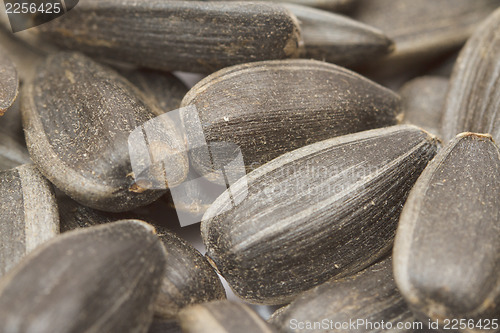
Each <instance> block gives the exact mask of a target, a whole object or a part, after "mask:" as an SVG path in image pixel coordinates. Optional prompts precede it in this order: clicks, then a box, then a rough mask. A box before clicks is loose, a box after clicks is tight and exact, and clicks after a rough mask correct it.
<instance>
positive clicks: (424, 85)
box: [399, 76, 449, 136]
mask: <svg viewBox="0 0 500 333" xmlns="http://www.w3.org/2000/svg"><path fill="white" fill-rule="evenodd" d="M448 81H449V80H448V78H445V77H442V76H422V77H418V78H416V79H413V80H411V81H408V82H407V83H406V84H405V85H404V86H403V87H402V88H401V90H400V91H399V95H400V96H401V100H402V104H403V123H405V124H412V125H415V126H419V127H421V128H423V129H425V130H426V131H429V132H431V133H432V134H434V135H437V136H440V133H441V117H442V111H443V106H444V103H445V100H446V92H447V91H448Z"/></svg>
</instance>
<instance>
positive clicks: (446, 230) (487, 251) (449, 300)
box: [394, 133, 500, 332]
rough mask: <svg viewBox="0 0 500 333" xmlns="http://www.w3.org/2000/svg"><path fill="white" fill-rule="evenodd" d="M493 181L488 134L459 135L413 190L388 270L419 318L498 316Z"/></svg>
mask: <svg viewBox="0 0 500 333" xmlns="http://www.w3.org/2000/svg"><path fill="white" fill-rule="evenodd" d="M499 182H500V150H499V148H498V146H497V145H496V144H495V143H494V142H493V141H492V140H491V137H490V136H487V135H481V134H473V133H464V134H460V135H458V136H457V137H456V138H455V139H453V140H452V141H451V142H450V143H449V144H448V146H446V147H445V148H444V149H443V150H442V151H440V152H439V154H438V155H437V156H436V157H435V158H434V160H432V161H431V163H429V166H428V167H427V168H426V169H425V171H424V172H423V173H422V176H421V177H420V178H419V179H418V181H417V183H416V184H415V186H414V188H413V189H412V191H411V193H410V196H409V197H408V200H407V202H406V204H405V206H404V209H403V212H402V214H401V219H400V221H399V227H398V232H397V237H396V241H395V245H394V274H395V280H396V283H397V286H398V288H399V290H400V291H401V293H402V295H403V296H404V297H405V299H406V301H407V302H408V304H409V305H410V307H411V308H412V310H413V311H414V313H415V314H416V315H417V316H419V317H420V318H421V320H422V321H427V320H428V318H430V319H432V320H439V321H440V324H444V320H445V319H458V320H460V319H465V320H470V319H472V320H473V321H474V322H475V323H477V322H478V320H480V319H482V320H483V321H484V320H485V319H489V320H491V319H495V318H498V316H499V314H500V307H499V304H500V291H499V290H498V285H499V276H500V258H499V256H498V253H500V244H499V242H498V240H499V238H500V222H499V221H500V220H499V210H498V207H499V205H500V202H499V200H500V186H499V185H500V184H499ZM461 331H462V332H480V331H481V329H480V328H479V327H477V326H474V327H473V328H469V327H468V328H467V329H465V330H461ZM493 331H495V330H494V329H493ZM481 332H482V331H481Z"/></svg>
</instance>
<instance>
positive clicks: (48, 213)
mask: <svg viewBox="0 0 500 333" xmlns="http://www.w3.org/2000/svg"><path fill="white" fill-rule="evenodd" d="M0 212H1V214H0V277H1V276H3V275H5V273H7V272H8V271H9V270H11V269H12V267H14V266H15V265H16V264H17V263H18V262H19V261H20V260H21V259H22V258H24V256H26V254H28V253H29V252H31V251H33V250H34V249H35V248H36V247H37V246H39V245H41V244H43V243H44V242H46V241H48V240H50V239H51V238H53V237H55V236H56V235H57V234H59V215H58V211H57V204H56V200H55V196H54V192H53V189H52V185H51V184H50V183H49V182H48V181H47V180H46V179H45V178H44V177H43V176H42V175H41V174H40V172H39V171H38V170H37V169H36V168H35V167H34V166H33V165H29V164H26V165H22V166H19V167H17V168H14V169H10V170H7V171H0Z"/></svg>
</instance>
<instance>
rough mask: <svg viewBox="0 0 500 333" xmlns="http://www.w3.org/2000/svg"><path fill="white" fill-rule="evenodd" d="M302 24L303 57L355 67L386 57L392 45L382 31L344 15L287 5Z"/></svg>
mask: <svg viewBox="0 0 500 333" xmlns="http://www.w3.org/2000/svg"><path fill="white" fill-rule="evenodd" d="M285 7H286V8H288V9H289V10H290V11H291V12H292V13H293V14H294V15H295V16H296V17H297V19H298V20H299V22H300V28H301V32H302V39H303V41H304V51H303V53H302V54H301V57H303V58H307V59H317V60H323V61H328V62H332V63H335V64H338V65H342V66H347V65H356V64H360V63H361V64H362V63H364V62H366V61H367V60H368V59H369V60H373V59H375V58H377V57H381V56H384V55H386V54H388V53H390V52H391V51H392V50H393V42H392V41H391V40H390V39H389V38H388V37H387V36H385V35H384V34H383V32H382V31H380V30H378V29H375V28H373V27H370V26H368V25H366V24H363V23H360V22H358V21H355V20H352V19H350V18H347V17H345V16H342V15H338V14H334V13H330V12H327V11H323V10H319V9H314V8H309V7H305V6H300V5H294V4H285Z"/></svg>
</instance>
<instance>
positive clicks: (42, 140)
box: [22, 53, 188, 212]
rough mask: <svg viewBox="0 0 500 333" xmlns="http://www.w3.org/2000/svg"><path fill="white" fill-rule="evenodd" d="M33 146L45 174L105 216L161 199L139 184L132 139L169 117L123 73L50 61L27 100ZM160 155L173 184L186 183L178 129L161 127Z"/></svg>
mask: <svg viewBox="0 0 500 333" xmlns="http://www.w3.org/2000/svg"><path fill="white" fill-rule="evenodd" d="M22 112H23V121H24V126H25V132H26V141H27V144H28V149H29V151H30V154H31V157H32V159H33V161H34V162H35V163H36V164H37V166H38V167H39V168H40V171H41V172H42V173H43V174H44V175H45V176H46V177H47V178H48V179H49V180H50V181H51V182H52V183H54V184H55V185H56V186H57V187H58V188H59V189H60V190H61V191H63V192H65V193H66V194H67V195H69V196H70V197H72V198H73V199H75V200H77V201H79V202H81V203H82V204H84V205H86V206H89V207H92V208H96V209H101V210H106V211H115V212H118V211H126V210H130V209H132V208H135V207H138V206H142V205H146V204H148V203H150V202H152V201H154V200H155V199H157V198H158V197H159V196H161V195H162V194H163V192H162V191H148V190H141V189H140V186H139V185H137V184H134V182H133V180H132V178H133V174H132V167H131V162H130V157H129V151H128V150H129V146H128V136H129V134H130V133H131V132H132V131H133V130H135V129H136V127H138V126H140V125H141V124H143V123H144V122H146V121H148V120H150V119H153V118H154V117H155V116H156V115H158V114H161V113H162V112H161V111H159V110H158V109H157V107H155V106H153V105H148V104H147V102H146V98H145V97H143V96H142V94H141V93H140V92H139V91H138V90H137V89H136V88H135V87H133V86H132V85H131V84H130V83H129V82H128V81H127V80H125V79H124V78H123V77H121V76H119V75H118V74H117V73H116V72H114V71H112V70H110V69H108V68H106V67H104V66H102V65H99V64H97V63H96V62H94V61H92V60H91V59H89V58H87V57H85V56H83V55H80V54H78V53H58V54H55V55H51V56H50V57H48V59H47V60H46V62H45V63H44V65H43V66H41V67H40V68H39V70H38V73H37V75H36V77H35V80H34V82H33V83H31V84H30V85H29V86H28V87H27V89H26V92H25V95H24V96H23V103H22ZM157 125H158V126H159V127H161V128H159V129H161V130H162V131H161V133H159V135H160V136H161V138H162V139H163V140H164V141H163V145H162V146H161V147H160V146H158V147H157V153H158V154H162V156H163V155H165V156H166V157H168V158H169V159H170V161H171V163H164V164H163V166H164V167H166V168H167V169H163V171H164V172H166V173H168V174H169V175H170V176H169V177H170V178H169V179H174V180H173V181H172V183H176V182H181V181H182V180H183V179H184V178H185V177H186V175H187V168H188V162H187V155H186V153H185V148H184V143H183V139H182V136H181V134H180V133H178V132H177V131H176V130H175V128H174V126H173V122H169V121H168V120H167V119H166V118H164V119H163V121H162V122H161V123H159V122H158V123H157Z"/></svg>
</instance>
